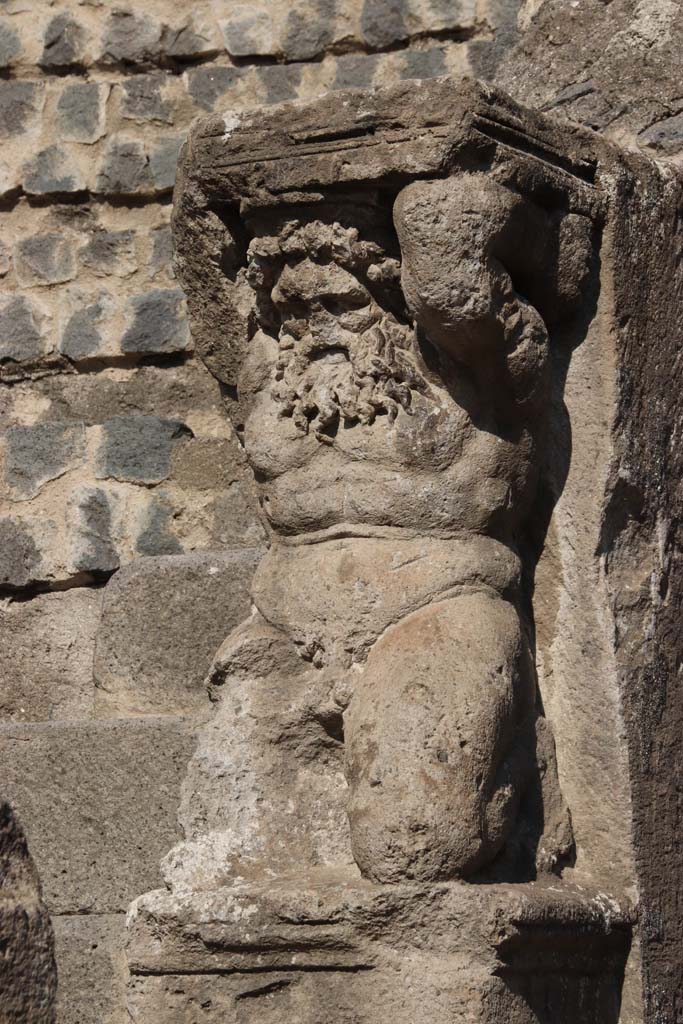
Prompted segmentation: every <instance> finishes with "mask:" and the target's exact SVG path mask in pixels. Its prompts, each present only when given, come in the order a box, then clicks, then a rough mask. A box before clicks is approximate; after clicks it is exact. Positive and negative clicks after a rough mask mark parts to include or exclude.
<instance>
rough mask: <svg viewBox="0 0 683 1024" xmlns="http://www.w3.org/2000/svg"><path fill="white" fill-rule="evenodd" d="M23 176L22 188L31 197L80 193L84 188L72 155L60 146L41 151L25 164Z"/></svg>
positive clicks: (83, 182) (82, 178)
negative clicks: (55, 193)
mask: <svg viewBox="0 0 683 1024" xmlns="http://www.w3.org/2000/svg"><path fill="white" fill-rule="evenodd" d="M23 174H24V188H25V190H26V191H27V192H28V193H30V194H32V195H48V194H49V193H52V192H57V193H61V192H67V193H69V192H80V191H81V190H82V189H84V188H85V179H84V177H83V175H82V174H81V172H80V170H79V167H78V165H77V164H75V163H74V160H73V155H72V154H69V153H67V151H66V150H65V149H64V147H62V146H48V147H47V149H41V150H40V151H39V152H38V153H36V155H35V156H34V157H32V158H31V159H30V160H28V161H27V162H26V164H25V165H24V169H23Z"/></svg>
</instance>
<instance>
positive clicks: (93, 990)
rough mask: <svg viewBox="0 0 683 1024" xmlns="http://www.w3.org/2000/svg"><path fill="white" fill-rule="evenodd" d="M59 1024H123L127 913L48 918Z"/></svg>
mask: <svg viewBox="0 0 683 1024" xmlns="http://www.w3.org/2000/svg"><path fill="white" fill-rule="evenodd" d="M52 926H53V928H54V933H55V954H56V959H57V972H58V975H59V986H58V988H57V1020H58V1021H59V1024H105V1022H106V1024H127V1021H128V1017H127V1014H126V1010H125V1003H126V993H125V985H126V976H127V971H126V958H125V953H124V939H125V926H126V916H125V914H80V915H75V916H72V915H65V916H60V915H56V916H54V917H53V918H52Z"/></svg>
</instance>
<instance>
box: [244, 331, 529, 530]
mask: <svg viewBox="0 0 683 1024" xmlns="http://www.w3.org/2000/svg"><path fill="white" fill-rule="evenodd" d="M259 347H260V348H261V353H260V356H258V355H257V358H259V357H260V358H261V359H263V358H264V356H265V353H264V352H263V348H267V344H265V345H262V346H259ZM262 370H263V371H264V372H263V374H262V376H261V380H262V382H263V383H262V386H261V388H260V389H259V391H258V393H257V394H255V395H254V396H253V398H252V401H251V403H250V408H249V414H248V416H247V420H246V427H245V433H244V442H245V447H246V451H247V455H248V458H249V461H250V463H251V466H252V468H253V469H254V471H255V475H256V479H257V480H258V481H259V490H260V495H261V501H262V506H263V510H264V513H265V515H266V517H267V519H268V522H269V523H270V525H271V527H272V529H273V530H274V532H275V533H276V534H282V535H287V536H291V535H296V534H301V533H307V532H311V531H316V530H323V529H328V528H330V527H333V526H340V525H343V524H349V525H354V526H362V525H368V526H389V527H405V528H408V529H413V530H418V531H420V532H422V533H425V534H429V533H440V534H442V535H443V534H449V533H457V534H463V533H476V534H488V535H490V536H495V537H498V538H505V539H507V538H508V537H509V535H510V533H511V531H512V530H513V529H514V527H515V525H516V524H517V523H518V522H519V521H520V518H522V517H524V516H525V515H526V513H527V511H528V506H529V503H530V500H531V495H532V491H533V487H534V482H535V481H534V476H535V473H534V461H535V460H534V454H535V444H534V439H533V436H532V432H531V429H530V427H527V426H525V425H522V426H521V427H520V426H518V427H517V428H516V430H515V431H514V432H508V433H507V434H506V433H504V432H503V431H501V430H499V429H497V427H496V421H495V414H494V411H493V410H491V409H486V408H481V407H480V408H478V409H477V410H476V416H477V425H475V423H474V422H473V419H472V417H471V416H470V414H469V412H468V411H467V410H466V409H465V408H464V407H463V406H462V405H460V404H459V403H458V402H457V401H456V400H455V399H454V398H453V397H452V396H451V394H449V392H448V390H447V389H446V388H445V387H440V386H437V385H436V384H430V386H429V389H428V391H427V392H426V393H425V394H417V395H415V396H414V397H413V402H412V405H411V409H410V411H409V412H408V411H406V410H404V409H400V410H399V411H398V414H397V416H396V419H395V420H393V422H392V421H390V419H389V417H387V416H378V417H377V418H376V419H375V420H374V422H372V423H370V424H361V423H355V424H353V425H346V424H341V425H340V426H339V428H338V429H337V430H336V431H335V433H334V434H332V435H330V436H326V437H325V438H323V439H322V440H321V439H320V438H319V437H318V436H317V435H316V434H315V433H314V432H312V431H309V432H308V433H303V432H302V431H301V430H300V429H299V428H298V427H297V425H296V424H295V423H294V421H293V420H292V419H291V418H289V417H286V416H283V415H282V408H281V406H280V405H279V403H278V402H276V401H275V400H274V399H273V398H272V397H271V394H270V385H271V374H270V373H269V372H268V367H267V364H266V365H265V366H264V367H263V368H262Z"/></svg>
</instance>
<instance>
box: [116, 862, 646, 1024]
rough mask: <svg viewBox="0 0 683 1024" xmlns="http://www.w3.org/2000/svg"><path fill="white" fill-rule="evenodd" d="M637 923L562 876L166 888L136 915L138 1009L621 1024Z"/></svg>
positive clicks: (359, 1023) (342, 879) (253, 1017)
mask: <svg viewBox="0 0 683 1024" xmlns="http://www.w3.org/2000/svg"><path fill="white" fill-rule="evenodd" d="M631 920H632V916H631V913H630V912H629V910H628V909H626V908H624V909H622V908H619V907H618V906H617V905H616V904H615V905H612V906H611V907H610V909H609V910H607V911H606V910H605V908H604V907H603V906H601V897H600V895H598V894H595V895H593V896H591V895H588V894H587V893H585V892H584V893H582V892H580V891H576V890H572V889H571V888H569V887H561V886H559V885H556V886H553V887H551V888H545V887H543V886H537V887H533V886H523V887H517V891H515V889H514V888H510V887H501V886H491V887H488V886H487V887H482V886H463V885H458V884H453V883H451V884H443V885H441V886H432V887H428V886H416V885H401V886H391V887H385V886H379V887H377V886H369V885H368V884H367V883H364V882H362V881H361V880H359V879H357V878H356V877H354V876H353V874H341V875H340V874H337V875H334V874H332V875H325V873H324V872H321V873H320V875H319V877H318V878H316V879H315V880H313V879H311V880H309V881H308V882H307V883H304V884H301V883H299V884H297V883H296V882H292V881H289V882H284V883H283V882H278V881H275V882H273V881H270V882H269V883H267V885H264V884H261V885H251V886H249V885H247V884H240V883H238V884H237V885H235V886H233V887H229V888H228V887H226V888H225V889H223V890H222V891H221V892H218V893H194V894H192V895H190V894H182V895H180V896H176V897H173V896H172V895H170V894H168V893H166V892H164V891H158V892H155V893H149V894H148V895H147V896H145V897H143V898H142V899H140V900H138V901H136V903H135V904H134V905H133V907H132V908H131V913H130V915H129V928H130V943H129V949H128V954H129V961H130V963H131V968H132V971H133V974H132V978H131V985H130V991H129V1007H130V1010H131V1014H132V1019H133V1021H135V1022H136V1024H137V1022H140V1024H142V1022H146V1021H148V1020H155V1019H159V1020H163V1021H165V1022H168V1024H190V1022H192V1024H194V1022H201V1024H219V1022H222V1021H225V1020H231V1019H232V1020H239V1021H240V1022H245V1024H252V1022H254V1024H255V1022H257V1021H258V1022H261V1021H269V1022H270V1021H272V1022H273V1024H276V1022H278V1024H279V1022H280V1021H283V1020H296V1021H306V1022H307V1024H308V1022H311V1024H322V1022H323V1021H326V1020H330V1019H332V1020H334V1021H339V1022H340V1024H376V1022H382V1024H384V1022H386V1021H397V1022H399V1024H428V1022H429V1021H433V1020H435V1019H441V1020H445V1021H457V1020H463V1021H465V1020H472V1021H476V1022H477V1024H500V1022H501V1021H506V1022H510V1024H551V1022H553V1024H557V1022H560V1021H562V1022H564V1021H567V1022H574V1021H577V1020H581V1021H582V1022H583V1021H585V1022H589V1021H590V1022H595V1024H617V1020H618V1013H619V996H618V992H619V985H620V981H621V979H620V970H621V964H622V963H623V959H624V955H625V952H626V949H627V948H628V941H629V925H630V921H631ZM369 922H372V924H371V925H370V926H368V923H369ZM454 922H456V925H455V927H454ZM465 922H467V923H466V924H465ZM607 922H609V924H608V923H607ZM255 935H257V936H258V940H257V941H258V949H257V950H255V949H254V936H255ZM150 975H151V976H150ZM154 975H157V976H156V977H155V976H154ZM330 1014H332V1016H331V1017H330Z"/></svg>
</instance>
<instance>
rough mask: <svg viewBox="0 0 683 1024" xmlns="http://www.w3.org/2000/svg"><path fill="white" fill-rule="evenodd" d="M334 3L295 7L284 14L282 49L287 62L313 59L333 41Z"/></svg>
mask: <svg viewBox="0 0 683 1024" xmlns="http://www.w3.org/2000/svg"><path fill="white" fill-rule="evenodd" d="M337 8H338V4H337V2H336V0H314V2H312V3H311V2H310V0H309V2H307V3H306V2H305V3H300V4H297V5H296V7H295V8H293V9H292V10H290V11H289V12H288V14H287V18H286V20H285V23H284V26H283V32H282V37H281V47H282V51H283V53H284V54H285V55H286V57H287V59H288V60H312V59H313V58H314V57H317V56H318V54H320V53H324V51H325V50H326V49H327V48H328V47H329V46H330V44H331V43H332V42H333V41H334V38H335V19H336V14H337Z"/></svg>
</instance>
